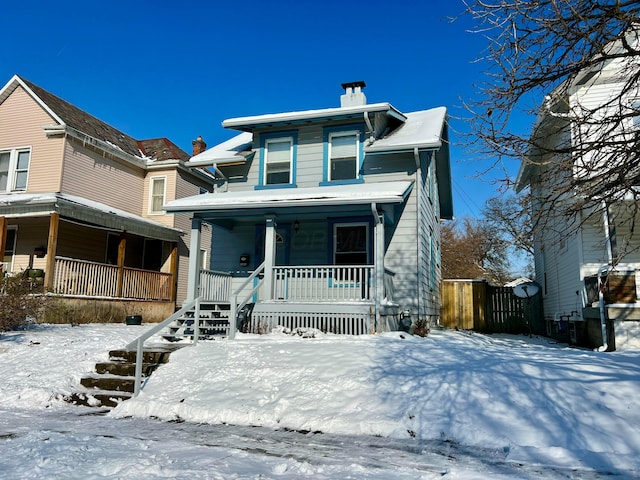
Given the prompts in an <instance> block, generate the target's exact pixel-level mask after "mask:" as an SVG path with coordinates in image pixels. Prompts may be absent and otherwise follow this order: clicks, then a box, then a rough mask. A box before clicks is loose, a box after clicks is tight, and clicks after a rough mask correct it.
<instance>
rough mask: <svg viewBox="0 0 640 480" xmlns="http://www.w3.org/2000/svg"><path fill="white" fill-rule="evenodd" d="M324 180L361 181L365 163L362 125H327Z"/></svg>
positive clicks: (325, 132)
mask: <svg viewBox="0 0 640 480" xmlns="http://www.w3.org/2000/svg"><path fill="white" fill-rule="evenodd" d="M323 136H324V152H323V169H322V170H323V171H322V182H321V183H320V185H323V184H328V183H359V182H362V178H361V177H360V173H361V172H360V170H361V168H362V163H363V157H364V153H363V138H364V129H363V127H361V126H360V125H357V124H352V125H341V126H338V127H325V129H324V134H323Z"/></svg>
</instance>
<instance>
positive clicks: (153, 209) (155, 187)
mask: <svg viewBox="0 0 640 480" xmlns="http://www.w3.org/2000/svg"><path fill="white" fill-rule="evenodd" d="M165 183H166V179H165V177H152V178H151V184H150V186H149V213H151V214H160V213H164V212H163V210H162V205H164V198H165Z"/></svg>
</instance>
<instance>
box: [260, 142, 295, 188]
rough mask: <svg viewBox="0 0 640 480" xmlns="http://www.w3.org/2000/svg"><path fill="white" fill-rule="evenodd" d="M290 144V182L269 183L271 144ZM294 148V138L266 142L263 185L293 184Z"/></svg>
mask: <svg viewBox="0 0 640 480" xmlns="http://www.w3.org/2000/svg"><path fill="white" fill-rule="evenodd" d="M284 142H289V181H288V182H287V183H268V182H267V178H268V176H269V144H271V143H284ZM293 147H294V138H293V137H292V136H285V137H273V138H266V139H265V140H264V162H263V163H264V172H263V178H262V184H263V185H290V184H292V183H293ZM277 163H284V162H277Z"/></svg>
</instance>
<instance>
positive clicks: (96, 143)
mask: <svg viewBox="0 0 640 480" xmlns="http://www.w3.org/2000/svg"><path fill="white" fill-rule="evenodd" d="M42 129H43V130H44V133H45V135H47V137H49V136H53V135H66V136H68V137H71V138H75V139H76V140H80V141H81V142H82V144H83V145H85V146H86V145H91V146H93V147H97V148H99V149H100V150H102V151H103V152H105V153H108V154H110V155H113V156H114V157H117V158H119V159H120V160H124V161H126V162H128V163H131V164H133V165H135V166H136V167H139V168H143V169H144V168H146V167H147V162H146V161H145V160H143V159H142V158H139V157H136V156H134V155H131V154H129V153H127V152H125V151H124V150H121V149H119V148H116V147H114V146H113V145H110V144H109V143H107V142H105V141H103V140H99V139H97V138H95V137H92V136H91V135H87V134H86V133H82V132H81V131H79V130H76V129H75V128H72V127H70V126H68V125H44V126H43V127H42Z"/></svg>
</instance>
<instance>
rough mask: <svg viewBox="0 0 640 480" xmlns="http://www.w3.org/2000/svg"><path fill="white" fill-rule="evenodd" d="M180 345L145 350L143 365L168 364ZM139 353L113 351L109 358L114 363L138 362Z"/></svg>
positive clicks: (133, 351)
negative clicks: (170, 356)
mask: <svg viewBox="0 0 640 480" xmlns="http://www.w3.org/2000/svg"><path fill="white" fill-rule="evenodd" d="M178 348H181V347H180V346H179V345H162V346H154V347H150V348H145V349H144V351H143V352H142V363H154V364H156V363H167V362H168V361H169V355H171V352H175V351H176V350H177V349H178ZM136 356H137V353H136V351H135V350H111V351H109V358H110V359H111V360H113V361H121V362H131V363H135V362H136Z"/></svg>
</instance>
